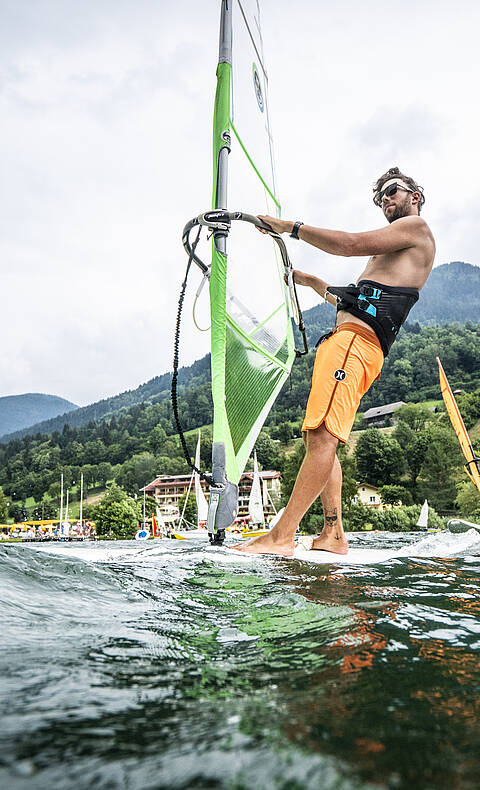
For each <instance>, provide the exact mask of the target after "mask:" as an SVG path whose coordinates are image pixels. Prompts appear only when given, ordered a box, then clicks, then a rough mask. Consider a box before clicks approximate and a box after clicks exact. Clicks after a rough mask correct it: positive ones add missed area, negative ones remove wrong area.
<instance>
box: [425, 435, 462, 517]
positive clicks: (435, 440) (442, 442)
mask: <svg viewBox="0 0 480 790" xmlns="http://www.w3.org/2000/svg"><path fill="white" fill-rule="evenodd" d="M460 457H461V453H460V447H459V444H458V442H457V439H456V437H455V434H454V433H453V431H449V430H447V429H446V428H445V427H443V426H441V425H437V426H435V428H434V429H432V430H431V431H430V432H429V442H428V446H427V449H426V452H425V457H424V460H423V463H422V468H421V470H420V474H419V478H418V479H419V490H420V495H421V497H422V498H428V501H429V502H431V503H432V504H433V505H434V507H435V508H436V509H437V510H440V511H449V510H453V509H454V502H455V497H456V495H457V491H456V487H455V482H454V478H453V472H454V470H455V468H456V467H457V466H458V464H459V461H460Z"/></svg>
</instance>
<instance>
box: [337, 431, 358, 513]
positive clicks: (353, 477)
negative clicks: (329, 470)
mask: <svg viewBox="0 0 480 790" xmlns="http://www.w3.org/2000/svg"><path fill="white" fill-rule="evenodd" d="M337 456H338V460H339V461H340V466H341V467H342V508H343V510H349V508H351V507H352V501H353V498H354V496H355V495H356V493H357V462H356V460H355V455H354V454H353V453H350V452H349V451H348V448H347V445H346V444H341V445H340V446H339V448H338V450H337Z"/></svg>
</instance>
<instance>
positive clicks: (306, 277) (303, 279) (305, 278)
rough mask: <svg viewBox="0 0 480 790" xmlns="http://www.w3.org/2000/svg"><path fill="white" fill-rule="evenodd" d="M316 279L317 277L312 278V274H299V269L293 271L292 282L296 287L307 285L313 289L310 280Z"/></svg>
mask: <svg viewBox="0 0 480 790" xmlns="http://www.w3.org/2000/svg"><path fill="white" fill-rule="evenodd" d="M317 279H318V278H317V277H313V275H312V274H307V272H301V271H300V270H299V269H294V270H293V282H294V283H295V284H296V285H309V286H312V287H315V286H313V285H312V280H317Z"/></svg>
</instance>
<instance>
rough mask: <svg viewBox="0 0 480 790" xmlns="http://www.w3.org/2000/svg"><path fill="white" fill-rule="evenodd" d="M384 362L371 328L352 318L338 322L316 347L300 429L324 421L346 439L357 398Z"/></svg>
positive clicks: (314, 425)
mask: <svg viewBox="0 0 480 790" xmlns="http://www.w3.org/2000/svg"><path fill="white" fill-rule="evenodd" d="M383 362H384V357H383V352H382V348H381V346H380V342H379V340H378V338H377V336H376V334H375V332H374V331H373V330H372V329H369V328H368V327H366V326H362V325H361V324H355V323H353V322H346V323H344V324H340V325H339V326H337V327H336V328H335V329H334V331H333V333H332V335H331V336H330V337H329V338H327V340H324V341H323V343H320V345H319V347H318V350H317V356H316V358H315V365H314V368H313V376H312V389H311V390H310V395H309V397H308V402H307V410H306V412H305V419H304V421H303V425H302V431H309V430H313V429H315V428H319V427H320V425H322V423H324V424H325V428H326V429H327V431H328V432H329V433H331V434H332V435H333V436H336V437H337V439H339V440H340V441H341V442H346V441H347V439H348V437H349V434H350V431H351V430H352V425H353V421H354V420H355V415H356V413H357V410H358V406H359V404H360V400H361V398H363V396H364V395H365V393H366V392H367V390H368V389H369V388H370V386H371V384H372V383H373V382H374V381H375V379H377V378H379V376H380V371H381V369H382V365H383Z"/></svg>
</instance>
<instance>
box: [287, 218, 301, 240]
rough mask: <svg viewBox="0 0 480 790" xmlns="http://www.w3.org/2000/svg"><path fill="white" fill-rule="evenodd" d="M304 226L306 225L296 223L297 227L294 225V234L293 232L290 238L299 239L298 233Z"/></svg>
mask: <svg viewBox="0 0 480 790" xmlns="http://www.w3.org/2000/svg"><path fill="white" fill-rule="evenodd" d="M302 225H304V223H303V222H296V223H295V225H294V226H293V228H292V232H291V234H290V238H291V239H298V231H299V230H300V227H301V226H302Z"/></svg>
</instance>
